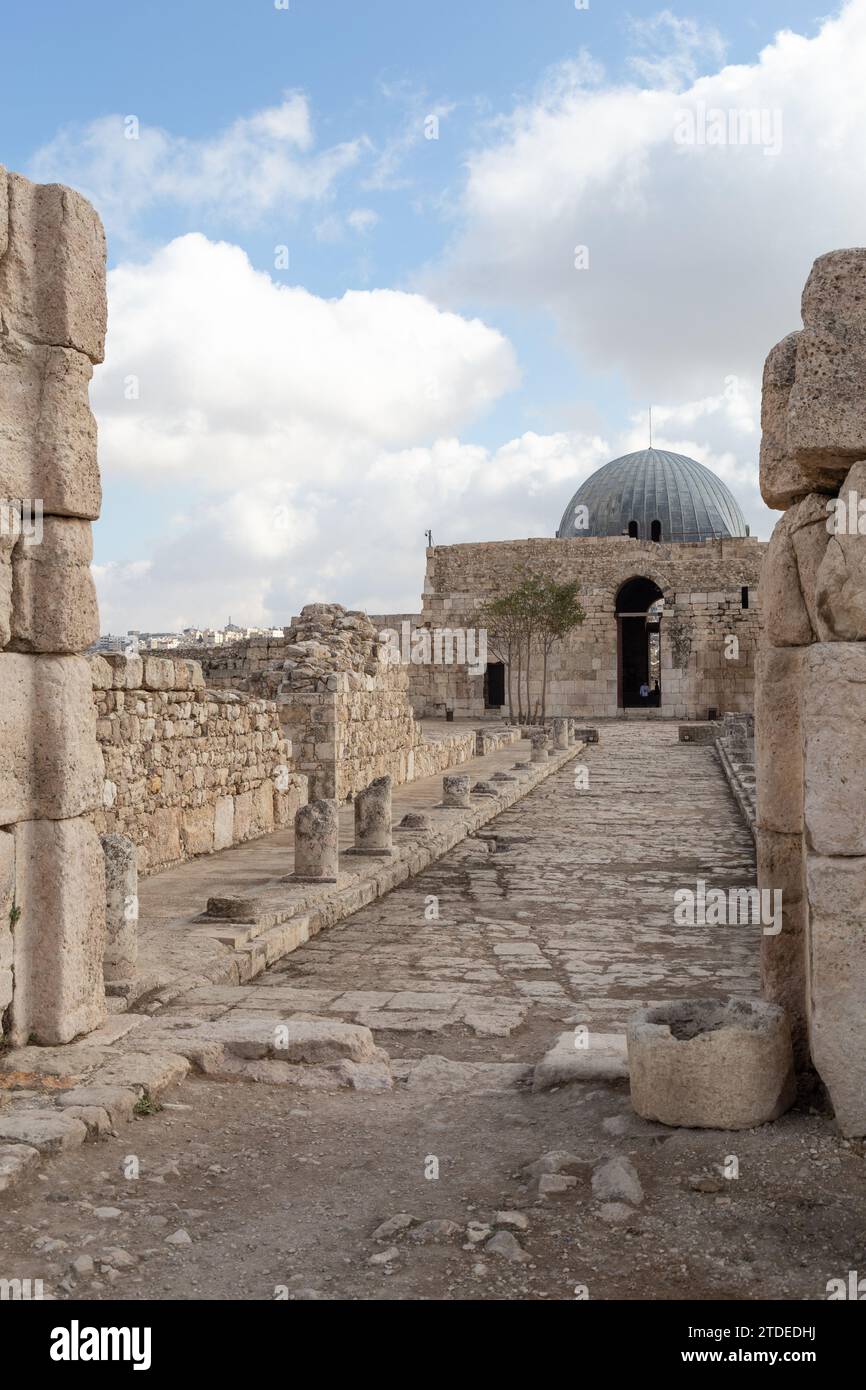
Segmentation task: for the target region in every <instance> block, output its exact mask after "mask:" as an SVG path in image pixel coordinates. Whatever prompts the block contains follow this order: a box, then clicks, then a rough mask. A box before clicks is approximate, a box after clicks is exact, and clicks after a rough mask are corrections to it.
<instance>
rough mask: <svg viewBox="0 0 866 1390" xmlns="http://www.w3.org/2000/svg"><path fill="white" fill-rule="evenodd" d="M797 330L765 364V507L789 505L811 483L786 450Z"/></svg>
mask: <svg viewBox="0 0 866 1390" xmlns="http://www.w3.org/2000/svg"><path fill="white" fill-rule="evenodd" d="M799 336H800V335H799V333H789V334H788V336H787V338H783V339H782V341H781V342H780V343H777V344H776V346H775V347H774V348H773V350H772V352H771V353H770V354H769V356H768V358H767V360H766V362H765V364H764V385H763V391H762V393H761V464H760V478H761V496H762V497H763V499H764V501H765V502H766V504H767V506H768V507H778V508H779V509H782V508H784V507H790V506H791V505H792V504H793V503H794V502H797V501H799V500H800V498H801V497H804V496H805V495H806V493H808V492H811V491H812V488H813V484H812V483H811V482H810V481H809V479H808V478H807V477H806V476H805V474H804V473H803V471H802V469H801V468H800V466H799V465H798V464H797V463H796V462H795V460H794V459H792V458H791V456H790V454H789V453H788V401H789V399H790V395H791V387H792V386H793V385H794V363H795V361H796V356H797V339H798V338H799Z"/></svg>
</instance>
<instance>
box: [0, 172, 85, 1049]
mask: <svg viewBox="0 0 866 1390" xmlns="http://www.w3.org/2000/svg"><path fill="white" fill-rule="evenodd" d="M105 328H106V302H105V238H104V235H103V230H102V225H101V223H100V221H99V218H98V217H97V215H96V213H95V212H94V210H93V208H92V207H91V206H90V205H89V203H87V202H86V201H85V200H84V199H83V198H81V197H80V196H79V195H78V194H77V193H74V192H73V191H72V190H71V189H68V188H63V187H61V186H60V185H53V184H52V185H36V184H32V183H30V182H29V181H28V180H27V179H24V178H21V177H20V176H19V175H17V174H10V173H7V172H6V170H5V169H3V168H0V1038H2V1039H3V1040H9V1041H12V1042H14V1043H22V1042H26V1041H27V1040H28V1039H32V1040H33V1041H35V1042H38V1043H46V1044H54V1043H63V1042H68V1041H69V1040H70V1039H71V1038H73V1037H74V1036H76V1035H77V1034H79V1033H86V1032H88V1031H89V1030H90V1029H92V1028H95V1027H97V1026H98V1025H99V1024H100V1023H101V1022H102V1020H103V1018H104V1016H105V1003H104V995H103V988H102V948H103V938H104V932H105V887H104V877H103V862H102V850H101V847H100V844H99V840H98V837H97V834H96V830H95V828H94V826H93V822H92V816H93V813H94V811H95V810H96V809H97V808H98V807H99V805H100V803H101V797H102V781H103V777H102V758H101V755H100V752H99V746H98V744H97V741H96V727H95V718H94V712H93V701H92V695H91V689H90V672H89V669H88V665H87V661H86V659H85V658H84V656H83V655H82V653H83V652H84V650H85V649H86V648H87V647H88V646H89V644H90V643H91V642H93V641H94V640H95V638H96V637H97V635H98V631H99V624H98V615H97V607H96V597H95V593H94V588H93V581H92V578H91V574H90V560H91V535H90V530H91V522H92V521H94V520H95V519H96V518H97V517H98V516H99V508H100V484H99V469H98V466H97V459H96V424H95V421H94V418H93V415H92V413H91V410H90V403H89V398H88V386H89V382H90V378H91V376H92V373H93V364H94V363H96V362H101V361H102V359H103V355H104V340H105Z"/></svg>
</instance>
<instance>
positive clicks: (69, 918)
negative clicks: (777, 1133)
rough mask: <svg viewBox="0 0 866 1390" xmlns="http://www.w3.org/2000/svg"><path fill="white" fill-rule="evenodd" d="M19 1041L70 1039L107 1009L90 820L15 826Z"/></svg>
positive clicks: (100, 875) (98, 862)
mask: <svg viewBox="0 0 866 1390" xmlns="http://www.w3.org/2000/svg"><path fill="white" fill-rule="evenodd" d="M15 895H16V901H17V903H18V906H19V908H20V910H21V916H20V917H19V919H18V922H17V924H16V927H15V952H14V962H15V998H14V1000H13V1005H12V1035H13V1041H14V1042H15V1043H16V1044H19V1045H20V1044H22V1043H25V1042H27V1041H29V1040H31V1039H32V1040H33V1041H34V1042H37V1043H40V1044H42V1045H49V1046H50V1045H52V1044H58V1043H66V1042H71V1041H72V1039H73V1038H74V1037H76V1036H77V1035H78V1034H79V1033H89V1032H90V1031H91V1030H92V1029H94V1028H98V1027H99V1025H100V1024H101V1023H102V1022H103V1020H104V1019H105V1017H106V1011H105V995H104V990H103V983H102V953H103V948H104V937H105V875H104V869H103V857H102V846H101V845H100V843H99V837H98V836H97V834H96V831H95V830H94V828H93V826H92V825H91V824H90V822H89V821H87V820H84V819H83V818H78V819H76V820H61V821H48V820H39V821H26V822H24V824H22V825H17V826H16V827H15Z"/></svg>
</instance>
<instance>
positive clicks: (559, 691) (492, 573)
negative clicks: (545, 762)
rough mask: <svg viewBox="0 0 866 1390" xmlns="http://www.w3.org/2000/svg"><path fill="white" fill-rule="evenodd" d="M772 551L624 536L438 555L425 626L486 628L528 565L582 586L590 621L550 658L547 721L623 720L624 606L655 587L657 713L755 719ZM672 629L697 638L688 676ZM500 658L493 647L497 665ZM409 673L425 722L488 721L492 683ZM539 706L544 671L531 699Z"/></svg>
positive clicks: (437, 669)
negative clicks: (620, 635)
mask: <svg viewBox="0 0 866 1390" xmlns="http://www.w3.org/2000/svg"><path fill="white" fill-rule="evenodd" d="M765 549H766V546H765V545H763V544H762V543H761V542H760V541H757V540H754V539H749V538H746V539H733V540H726V541H707V542H704V543H702V544H670V545H664V544H659V545H653V544H651V543H650V542H647V541H636V540H630V539H628V538H626V537H622V538H620V537H614V538H600V537H598V538H596V537H582V538H580V539H575V540H555V539H550V540H545V539H535V540H523V541H495V542H490V543H485V544H473V545H452V546H437V547H435V548H434V549H432V550H428V552H427V577H426V582H425V586H424V595H423V612H422V616H421V620H420V621H421V622H422V623H423V624H426V625H429V626H432V627H433V628H457V627H459V628H476V627H478V626H479V625H480V621H481V620H480V617H479V609H480V607H481V606H482V605H483V604H484V603H485V602H487V601H489V600H490V599H491V598H495V597H496V596H498V595H501V594H505V593H507V592H509V590H511V589H514V588H515V587H516V586H517V584H518V583H519V581H520V571H521V568H522V567H524V566H525V567H526V568H528V569H531V570H533V571H535V572H536V573H539V574H543V575H545V576H546V577H547V578H549V579H555V580H556V581H557V582H558V583H564V582H566V581H571V580H575V579H576V580H578V581H579V583H580V602H581V605H582V606H583V608H584V609H585V610H586V615H587V616H586V621H585V622H584V623H583V625H582V626H581V627H580V628H578V629H577V630H576V631H575V632H574V633H573V634H571V635H570V636H569V637H568V638H567V639H566V640H565V641H564V642H563V643H562V644H560V645H559V646H557V647H556V648H555V649H554V651H553V653H552V656H551V660H550V664H549V671H548V684H547V713H548V714H549V715H578V716H586V717H593V716H594V717H601V716H615V715H616V714H617V712H618V708H617V623H616V596H617V593H618V591H619V589H620V588H621V586H622V585H623V584H624V583H625V582H626V580H628V579H631V578H634V577H635V576H645V577H646V578H648V579H651V580H653V581H654V582H655V583H656V584H657V585H658V586H659V588H660V589H661V590H662V592H663V594H664V597H665V617H664V618H663V620H662V625H661V654H662V679H661V686H662V706H661V710H660V711H652V712H651V713H652V714H656V713H660V714H661V715H662V716H669V717H672V718H677V719H687V718H705V717H706V715H707V710H708V709H709V708H711V707H716V708H717V709H719V710H720V711H725V710H730V711H738V710H742V711H747V710H750V709H751V708H752V702H753V695H754V655H755V651H756V648H757V641H758V634H759V632H760V622H761V619H760V611H759V607H758V604H757V585H758V579H759V576H760V570H761V564H762V560H763V555H764V551H765ZM743 588H748V589H749V607H748V608H744V607H743V604H742V592H741V591H742V589H743ZM672 619H675V620H676V622H677V624H678V625H679V626H680V627H681V629H682V630H683V631H684V632H685V634H686V637H687V647H688V651H687V655H686V656H685V659H684V667H683V668H682V669H681V668H680V667H679V666H678V665H677V664H676V660H677V658H678V657H679V656H680V653H679V649H678V652H677V655H676V656H675V653H674V651H673V649H672V643H671V640H670V634H671V630H672V622H671V620H672ZM416 621H417V620H416ZM731 635H733V636H736V638H737V639H738V643H739V653H738V656H737V658H736V659H735V660H731V659H726V657H725V654H724V653H725V639H726V638H727V637H729V636H731ZM496 658H497V653H496V652H495V651H494V649H493V647H492V645H491V646H490V647H489V650H488V660H491V661H492V660H495V659H496ZM680 659H682V658H681V657H680ZM409 669H410V694H411V698H412V703H413V706H414V709H415V712H416V714H418V715H424V714H428V715H429V714H438V715H441V714H444V712H445V709H446V707H448V706H450V707H451V708H452V709H453V710H454V714H455V717H457V718H473V719H474V718H478V717H480V716H483V715H484V713H485V708H484V693H483V677H482V676H478V675H476V676H473V675H472V674H471V673H470V672H469V671H468V670H467V669H466V667H465V666H464V667H462V668H461V667H457V666H456V665H452V666H447V665H439V666H436V665H423V666H411V667H410V668H409ZM540 698H541V670H540V663H538V667H537V675H536V677H535V679H534V682H533V687H532V699H533V702H534V701H535V700H539V701H540ZM503 712H504V707H503ZM631 712H632V713H634V711H631ZM488 713H489V711H488ZM644 713H650V712H649V711H646V712H644Z"/></svg>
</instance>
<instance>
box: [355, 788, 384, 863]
mask: <svg viewBox="0 0 866 1390" xmlns="http://www.w3.org/2000/svg"><path fill="white" fill-rule="evenodd" d="M349 853H350V854H367V855H370V856H372V857H374V858H379V859H388V858H389V857H390V856H391V855H392V854H393V853H394V850H393V842H392V839H391V778H390V777H377V778H376V779H375V781H373V782H371V783H370V785H369V787H365V788H364V790H363V791H362V792H358V795H357V796H356V797H355V847H354V849H352V850H350V851H349Z"/></svg>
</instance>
